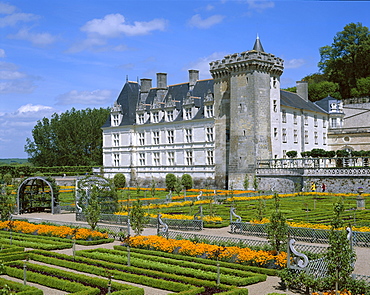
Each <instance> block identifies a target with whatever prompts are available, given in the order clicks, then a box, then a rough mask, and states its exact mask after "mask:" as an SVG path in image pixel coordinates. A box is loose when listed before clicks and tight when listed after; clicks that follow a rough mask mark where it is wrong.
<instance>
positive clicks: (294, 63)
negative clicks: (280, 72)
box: [284, 58, 306, 69]
mask: <svg viewBox="0 0 370 295" xmlns="http://www.w3.org/2000/svg"><path fill="white" fill-rule="evenodd" d="M305 64H306V61H305V60H304V59H303V58H293V59H290V60H286V61H284V68H286V69H296V68H300V67H301V66H303V65H305Z"/></svg>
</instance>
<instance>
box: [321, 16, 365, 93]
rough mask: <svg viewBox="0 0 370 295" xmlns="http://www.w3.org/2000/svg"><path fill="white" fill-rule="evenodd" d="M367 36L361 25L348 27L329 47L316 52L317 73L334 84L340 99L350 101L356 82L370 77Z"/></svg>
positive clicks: (349, 25) (338, 34)
mask: <svg viewBox="0 0 370 295" xmlns="http://www.w3.org/2000/svg"><path fill="white" fill-rule="evenodd" d="M369 53H370V32H369V29H368V28H367V27H365V26H363V25H362V24H361V23H350V24H348V25H346V26H345V27H344V30H343V31H341V32H338V33H337V34H336V35H335V37H334V41H333V43H332V45H331V46H329V45H327V46H323V47H321V48H320V55H321V60H320V62H319V68H320V70H321V71H322V72H323V73H324V74H325V75H326V76H327V78H328V81H330V82H334V83H338V84H339V89H340V93H341V96H342V98H347V97H350V95H351V89H352V88H356V87H357V80H358V79H360V78H365V77H368V76H369V75H370V54H369Z"/></svg>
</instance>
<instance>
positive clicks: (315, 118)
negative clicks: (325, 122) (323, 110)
mask: <svg viewBox="0 0 370 295" xmlns="http://www.w3.org/2000/svg"><path fill="white" fill-rule="evenodd" d="M313 118H314V119H313V123H314V126H315V127H317V116H316V115H315V116H314V117H313Z"/></svg>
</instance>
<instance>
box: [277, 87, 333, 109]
mask: <svg viewBox="0 0 370 295" xmlns="http://www.w3.org/2000/svg"><path fill="white" fill-rule="evenodd" d="M280 104H281V105H282V106H287V107H292V108H296V109H303V110H308V111H313V112H319V113H325V114H326V113H327V112H326V111H325V110H323V109H322V108H320V107H319V106H317V105H316V104H314V103H313V102H311V101H305V100H304V99H303V98H302V97H300V96H299V95H298V94H297V93H294V92H289V91H285V90H280Z"/></svg>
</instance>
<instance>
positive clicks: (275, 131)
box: [274, 128, 278, 139]
mask: <svg viewBox="0 0 370 295" xmlns="http://www.w3.org/2000/svg"><path fill="white" fill-rule="evenodd" d="M277 137H278V131H277V128H274V138H275V139H277Z"/></svg>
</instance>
